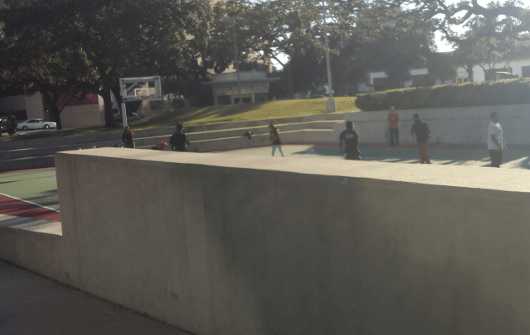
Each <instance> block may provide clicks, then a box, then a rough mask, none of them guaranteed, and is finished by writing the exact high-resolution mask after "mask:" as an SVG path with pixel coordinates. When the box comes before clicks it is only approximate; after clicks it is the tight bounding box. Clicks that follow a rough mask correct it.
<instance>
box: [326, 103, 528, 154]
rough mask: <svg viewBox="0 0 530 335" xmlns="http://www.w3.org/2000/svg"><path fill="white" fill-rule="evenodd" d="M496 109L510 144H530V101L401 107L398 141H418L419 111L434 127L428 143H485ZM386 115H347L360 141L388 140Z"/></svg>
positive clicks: (383, 141) (378, 112)
mask: <svg viewBox="0 0 530 335" xmlns="http://www.w3.org/2000/svg"><path fill="white" fill-rule="evenodd" d="M493 111H496V112H498V113H499V114H500V118H501V119H500V121H499V123H500V124H501V126H502V129H503V132H504V137H505V141H506V143H507V144H508V146H510V145H530V136H529V132H528V124H530V105H511V106H485V107H462V108H446V109H444V108H436V109H424V110H398V111H397V112H398V114H399V120H400V122H399V142H400V143H403V144H407V143H416V137H413V136H410V128H411V126H412V114H414V113H418V114H419V115H420V119H421V120H422V121H425V122H426V123H427V125H428V126H429V128H430V129H431V138H430V139H429V143H443V144H483V145H484V147H485V146H486V139H487V136H488V125H489V122H490V114H491V112H493ZM387 115H388V111H376V112H359V113H350V114H346V119H347V120H351V121H353V123H354V127H355V130H356V131H357V132H358V133H359V137H360V139H359V141H360V142H361V143H363V142H364V143H388V142H389V141H390V137H389V133H388V122H387V120H386V117H387ZM344 129H345V128H344V124H337V125H336V127H335V132H334V134H333V137H334V138H335V137H336V138H337V139H338V136H339V132H340V131H342V130H344Z"/></svg>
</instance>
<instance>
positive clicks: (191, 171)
mask: <svg viewBox="0 0 530 335" xmlns="http://www.w3.org/2000/svg"><path fill="white" fill-rule="evenodd" d="M56 163H57V181H58V188H59V199H60V203H61V218H62V224H63V247H64V250H65V253H64V269H65V275H64V278H63V279H64V280H65V281H66V283H68V284H70V285H73V286H76V287H79V288H80V289H82V290H85V291H87V292H90V293H93V294H95V295H98V296H101V297H105V298H106V299H109V300H112V301H115V302H117V303H120V304H123V305H125V306H128V307H131V308H134V309H136V310H139V311H145V312H147V313H148V314H150V315H152V316H154V317H156V318H159V319H162V320H165V321H167V322H169V323H172V324H175V325H178V326H180V327H182V328H184V329H186V330H189V331H191V332H193V333H196V334H230V335H234V334H245V335H248V334H348V335H349V334H422V335H424V334H470V335H472V334H481V335H488V334H492V335H493V334H495V335H498V334H501V333H502V334H521V335H522V334H528V333H529V332H530V319H529V318H528V315H529V313H530V290H529V286H530V284H529V283H530V263H529V261H530V246H529V244H528V241H529V240H530V226H529V225H528V217H529V216H530V207H528V206H527V205H528V203H529V201H530V193H529V192H528V185H529V184H530V177H529V175H528V174H527V173H526V172H525V171H519V170H498V169H487V168H474V167H454V166H434V165H433V166H421V165H401V164H400V165H397V164H385V163H377V162H362V161H361V162H350V161H329V160H325V159H309V158H306V159H296V158H285V159H282V158H271V157H247V156H231V155H221V154H219V155H212V154H193V153H174V152H162V151H142V150H127V151H126V150H119V149H112V148H109V149H94V150H83V151H76V152H68V153H59V154H57V157H56Z"/></svg>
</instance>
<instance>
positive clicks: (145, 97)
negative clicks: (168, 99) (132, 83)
mask: <svg viewBox="0 0 530 335" xmlns="http://www.w3.org/2000/svg"><path fill="white" fill-rule="evenodd" d="M140 99H142V101H143V100H149V99H151V97H150V96H145V95H142V96H141V97H140Z"/></svg>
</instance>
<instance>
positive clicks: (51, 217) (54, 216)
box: [0, 194, 61, 222]
mask: <svg viewBox="0 0 530 335" xmlns="http://www.w3.org/2000/svg"><path fill="white" fill-rule="evenodd" d="M0 214H4V215H10V216H21V217H25V218H34V219H38V220H47V221H57V222H61V214H60V213H58V212H56V211H53V210H51V209H48V208H45V207H40V206H37V205H32V204H29V203H27V202H24V201H22V200H17V199H13V198H10V197H6V196H5V195H2V194H0Z"/></svg>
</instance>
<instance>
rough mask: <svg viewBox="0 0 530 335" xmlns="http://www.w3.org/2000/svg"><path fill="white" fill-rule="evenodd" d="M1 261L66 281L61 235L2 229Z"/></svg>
mask: <svg viewBox="0 0 530 335" xmlns="http://www.w3.org/2000/svg"><path fill="white" fill-rule="evenodd" d="M0 259H2V260H4V261H7V262H10V263H13V264H16V265H18V266H20V267H23V268H25V269H28V270H31V271H33V272H35V273H38V274H40V275H43V276H46V277H49V278H52V279H64V275H65V272H64V269H63V245H62V236H60V235H55V234H47V233H40V232H33V231H28V230H23V229H14V228H7V227H0Z"/></svg>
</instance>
